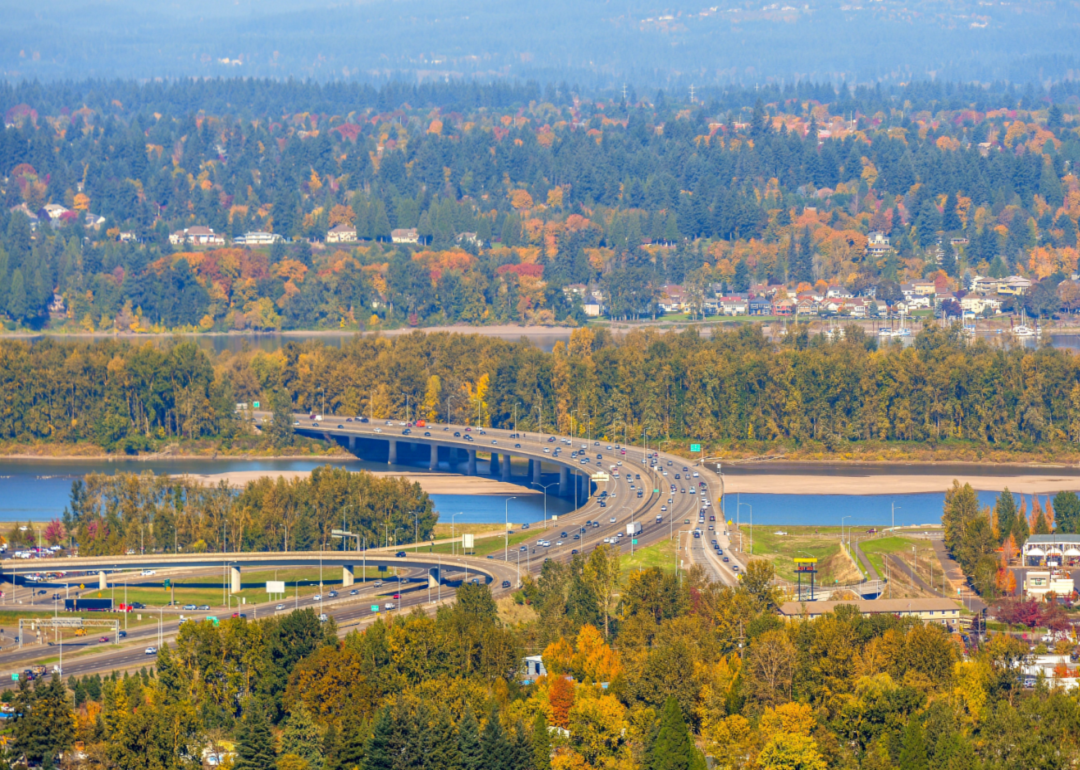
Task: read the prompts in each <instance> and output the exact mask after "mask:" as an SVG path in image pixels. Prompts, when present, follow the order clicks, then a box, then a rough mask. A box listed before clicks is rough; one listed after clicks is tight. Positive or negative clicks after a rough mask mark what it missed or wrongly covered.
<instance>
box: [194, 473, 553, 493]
mask: <svg viewBox="0 0 1080 770" xmlns="http://www.w3.org/2000/svg"><path fill="white" fill-rule="evenodd" d="M365 473H370V474H371V475H372V476H376V477H378V478H403V479H405V480H407V481H409V482H411V483H416V484H419V485H420V488H421V489H423V490H424V491H425V492H427V493H428V494H429V495H494V496H502V495H515V496H517V497H522V496H525V495H530V496H531V495H539V494H541V493H540V492H539V491H535V490H527V491H522V489H523V488H522V487H521V486H519V485H517V484H514V483H512V482H504V481H498V480H496V479H493V478H485V477H483V476H463V475H459V474H456V473H408V472H406V473H401V472H395V471H365ZM310 475H311V471H292V470H262V471H228V472H226V473H188V474H185V477H186V478H189V479H192V480H193V481H197V482H199V483H201V484H206V485H217V484H220V483H221V482H225V483H226V484H228V485H229V486H230V487H243V486H245V485H246V484H248V483H249V482H251V481H256V480H258V479H261V478H273V479H276V478H283V479H285V480H286V481H293V480H295V479H299V478H307V477H308V476H310Z"/></svg>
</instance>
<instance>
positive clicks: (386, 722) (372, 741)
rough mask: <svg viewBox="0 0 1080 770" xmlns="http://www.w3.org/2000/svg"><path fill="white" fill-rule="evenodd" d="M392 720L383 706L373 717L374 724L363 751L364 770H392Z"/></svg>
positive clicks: (386, 707)
mask: <svg viewBox="0 0 1080 770" xmlns="http://www.w3.org/2000/svg"><path fill="white" fill-rule="evenodd" d="M393 743H394V720H393V716H392V714H391V713H390V707H389V706H383V707H382V708H381V709H379V713H378V714H377V715H376V716H375V724H374V726H373V727H372V730H371V737H370V738H368V742H367V746H366V747H365V749H364V770H394V768H395V767H396V765H395V762H394V755H393V752H392V747H393Z"/></svg>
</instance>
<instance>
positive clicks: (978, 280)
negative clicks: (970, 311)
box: [971, 276, 1001, 294]
mask: <svg viewBox="0 0 1080 770" xmlns="http://www.w3.org/2000/svg"><path fill="white" fill-rule="evenodd" d="M999 286H1001V280H1000V279H998V278H982V277H980V276H975V277H974V278H973V279H972V280H971V290H972V291H973V292H976V293H978V294H997V290H998V287H999Z"/></svg>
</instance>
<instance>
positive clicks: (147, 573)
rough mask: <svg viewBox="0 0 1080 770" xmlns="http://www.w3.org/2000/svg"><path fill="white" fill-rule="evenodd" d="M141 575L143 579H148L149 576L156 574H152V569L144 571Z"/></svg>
mask: <svg viewBox="0 0 1080 770" xmlns="http://www.w3.org/2000/svg"><path fill="white" fill-rule="evenodd" d="M141 574H142V576H143V577H150V576H151V575H156V574H157V573H156V572H154V570H152V569H144V570H143V571H142V573H141Z"/></svg>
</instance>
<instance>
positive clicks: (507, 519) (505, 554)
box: [503, 497, 517, 564]
mask: <svg viewBox="0 0 1080 770" xmlns="http://www.w3.org/2000/svg"><path fill="white" fill-rule="evenodd" d="M511 500H517V497H508V498H506V505H505V507H504V508H503V513H504V514H505V525H506V527H505V530H504V531H503V536H504V537H505V538H506V542H505V544H504V545H503V561H504V562H506V563H507V564H509V563H510V501H511Z"/></svg>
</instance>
